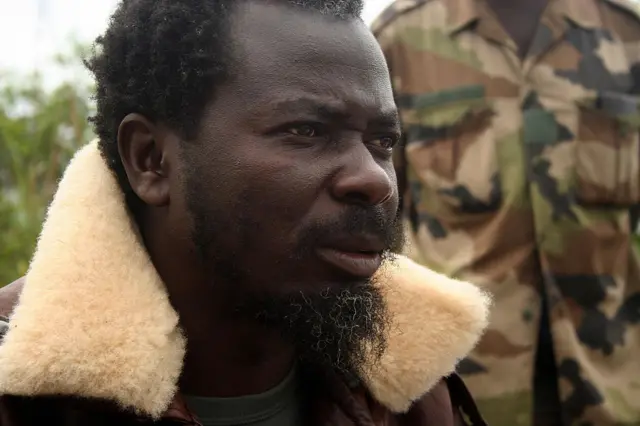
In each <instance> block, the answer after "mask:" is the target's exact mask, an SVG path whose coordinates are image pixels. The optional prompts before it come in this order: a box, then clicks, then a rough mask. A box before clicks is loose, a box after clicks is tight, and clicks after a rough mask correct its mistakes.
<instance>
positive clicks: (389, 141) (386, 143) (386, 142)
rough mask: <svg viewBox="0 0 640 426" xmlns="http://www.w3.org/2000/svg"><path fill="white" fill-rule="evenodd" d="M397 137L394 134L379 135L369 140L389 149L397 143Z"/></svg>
mask: <svg viewBox="0 0 640 426" xmlns="http://www.w3.org/2000/svg"><path fill="white" fill-rule="evenodd" d="M398 140H399V138H398V137H396V136H381V137H379V138H377V139H374V140H372V141H371V143H373V144H374V145H377V146H379V147H380V148H382V149H387V150H391V149H393V147H394V146H396V144H397V143H398Z"/></svg>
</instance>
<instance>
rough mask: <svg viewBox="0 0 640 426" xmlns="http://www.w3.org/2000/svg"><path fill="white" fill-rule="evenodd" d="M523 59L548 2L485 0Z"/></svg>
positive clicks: (546, 0) (533, 0)
mask: <svg viewBox="0 0 640 426" xmlns="http://www.w3.org/2000/svg"><path fill="white" fill-rule="evenodd" d="M486 1H487V3H488V4H489V6H490V7H491V9H492V10H493V12H494V13H495V14H496V16H497V17H498V20H499V21H500V23H501V24H502V26H503V28H504V29H505V31H506V32H507V33H508V34H509V35H510V36H511V38H512V39H513V41H514V42H515V43H516V45H517V46H518V55H519V56H520V57H521V58H524V57H525V56H526V55H527V51H528V49H529V46H530V45H531V42H532V40H533V37H534V36H535V32H536V29H537V28H538V24H539V21H540V17H541V16H542V13H543V12H544V9H545V8H546V7H547V4H548V3H549V0H486Z"/></svg>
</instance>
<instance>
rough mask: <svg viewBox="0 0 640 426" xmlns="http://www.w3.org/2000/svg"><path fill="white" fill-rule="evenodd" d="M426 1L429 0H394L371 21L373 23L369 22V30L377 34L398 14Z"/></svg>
mask: <svg viewBox="0 0 640 426" xmlns="http://www.w3.org/2000/svg"><path fill="white" fill-rule="evenodd" d="M428 1H430V0H395V1H394V2H393V3H391V4H390V5H389V6H387V8H386V9H384V10H383V11H382V13H381V14H380V15H378V17H377V18H376V19H375V20H374V21H373V24H371V31H372V32H373V34H375V35H376V36H377V35H378V33H379V32H380V31H382V30H383V29H384V28H385V27H386V26H387V25H389V24H390V23H391V22H392V21H393V20H394V19H396V18H397V17H398V16H400V15H402V14H403V13H407V12H409V11H410V10H413V9H415V8H416V7H418V6H421V5H423V4H424V3H426V2H428Z"/></svg>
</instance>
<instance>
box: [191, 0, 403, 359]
mask: <svg viewBox="0 0 640 426" xmlns="http://www.w3.org/2000/svg"><path fill="white" fill-rule="evenodd" d="M231 40H232V45H231V46H230V49H231V55H232V57H233V59H234V61H233V64H232V66H231V67H230V79H229V81H228V82H226V83H225V84H223V85H222V86H221V87H220V88H219V90H218V91H217V92H216V93H215V96H214V97H213V101H212V102H211V103H210V105H209V106H208V108H207V109H206V111H205V114H204V117H203V119H202V122H201V126H200V130H199V133H198V136H197V139H196V140H195V141H190V142H184V143H183V146H184V147H183V148H182V154H181V158H182V165H181V167H180V168H181V170H183V173H182V175H183V176H182V177H183V180H182V182H181V187H182V188H183V192H184V197H185V199H186V202H185V204H186V206H187V210H188V211H187V214H188V215H189V217H190V218H191V221H192V224H193V226H192V239H193V243H194V246H195V248H196V250H195V253H197V256H199V257H200V258H201V260H202V262H203V266H204V267H205V268H206V270H207V274H208V276H210V278H211V285H213V286H216V285H218V286H223V285H224V286H226V288H225V289H223V290H224V291H223V294H225V297H228V298H229V306H232V307H233V308H234V311H235V312H236V313H238V314H241V315H249V316H251V317H253V318H255V319H259V320H261V321H263V322H264V323H267V324H271V325H274V326H280V327H283V328H286V329H287V330H286V331H287V332H289V333H290V334H291V337H292V338H294V339H296V340H297V343H298V344H299V345H301V346H304V348H303V352H304V351H305V350H307V349H309V350H310V352H314V353H316V354H317V355H319V354H323V357H324V360H322V362H325V361H326V362H330V363H332V364H334V366H338V367H340V368H351V366H349V365H348V364H357V363H359V362H361V361H362V360H361V359H359V358H362V357H363V355H364V353H363V351H364V347H365V346H368V347H371V346H372V345H373V346H376V345H377V346H379V347H381V346H382V345H383V339H384V337H383V334H384V333H383V329H384V324H385V322H386V316H385V310H384V303H383V301H382V297H381V295H380V294H379V293H378V291H377V290H376V287H375V286H374V285H373V284H372V283H371V280H370V278H371V276H372V275H373V273H374V272H375V270H376V269H377V267H378V266H379V264H380V262H381V261H382V259H383V258H384V257H385V255H386V254H387V253H388V251H389V249H390V248H391V247H392V246H397V243H398V241H399V240H400V237H401V235H400V233H399V229H400V227H399V226H396V225H397V224H396V221H395V219H396V212H397V209H398V193H397V188H396V178H395V173H394V170H393V166H392V162H391V147H392V146H393V145H394V143H395V142H396V141H397V139H398V136H399V135H398V133H399V124H398V119H397V115H396V107H395V103H394V100H393V96H392V91H391V86H390V81H389V76H388V73H387V69H386V64H385V62H384V59H383V56H382V54H381V52H380V50H379V48H378V46H377V44H376V42H375V39H374V38H373V36H372V35H371V33H370V32H369V30H368V29H367V28H366V26H365V25H364V24H363V23H362V22H359V21H349V22H344V21H338V20H335V19H333V18H327V17H323V16H321V15H318V14H312V13H308V12H303V11H300V10H297V9H293V8H289V7H285V6H278V5H274V4H270V5H268V4H261V3H258V2H247V3H242V4H241V5H240V6H238V10H237V11H236V12H234V21H233V24H232V29H231ZM356 352H359V353H356ZM336 364H341V365H336Z"/></svg>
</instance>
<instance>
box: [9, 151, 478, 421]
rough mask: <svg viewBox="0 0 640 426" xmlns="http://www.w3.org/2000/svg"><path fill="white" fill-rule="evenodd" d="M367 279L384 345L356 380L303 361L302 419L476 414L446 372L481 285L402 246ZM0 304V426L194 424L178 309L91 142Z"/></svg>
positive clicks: (467, 346) (461, 350)
mask: <svg viewBox="0 0 640 426" xmlns="http://www.w3.org/2000/svg"><path fill="white" fill-rule="evenodd" d="M376 282H379V283H380V286H381V291H383V293H384V295H385V302H386V305H387V308H388V310H389V312H390V314H391V318H392V327H391V332H390V333H389V335H388V340H387V350H386V351H385V353H384V354H383V356H382V357H381V359H380V361H379V362H378V363H377V364H376V365H375V366H374V367H371V368H370V369H368V370H367V371H366V372H363V374H362V375H361V377H360V378H359V380H358V383H357V384H349V385H347V383H346V382H345V381H344V380H342V379H341V378H339V377H337V376H335V375H334V374H332V373H327V372H318V371H307V370H304V369H303V371H302V374H301V380H302V387H303V389H305V392H304V394H305V397H307V400H308V404H309V405H308V407H307V409H306V410H305V412H306V413H308V415H309V420H308V423H307V424H310V425H314V424H315V425H335V426H373V425H375V426H383V425H384V426H455V425H460V424H465V423H463V422H462V417H461V416H460V412H461V411H464V412H465V414H466V415H467V416H468V419H469V421H471V422H472V424H474V425H482V424H483V422H482V420H481V419H480V416H479V415H478V413H477V411H476V409H475V406H474V404H473V401H472V400H471V397H470V396H469V394H468V393H467V391H466V388H465V387H464V385H463V384H462V382H461V381H460V379H459V378H458V377H457V376H455V375H450V374H451V373H452V371H453V370H454V367H455V364H456V362H457V360H459V359H460V358H461V357H464V356H465V355H466V354H467V353H468V352H469V351H470V350H471V348H472V347H473V346H474V345H475V344H476V342H477V341H478V339H479V336H480V335H481V333H482V331H483V329H484V327H485V326H486V323H487V313H488V300H487V298H486V296H485V295H484V294H483V293H482V292H481V291H480V290H478V289H477V288H476V287H474V286H472V285H470V284H467V283H462V282H458V281H454V280H451V279H449V278H446V277H444V276H441V275H439V274H436V273H435V272H433V271H430V270H428V269H425V268H423V267H421V266H419V265H417V264H415V263H413V262H411V261H410V260H408V259H406V258H403V257H400V258H398V259H396V261H394V262H393V263H388V264H385V265H384V266H383V267H382V268H381V269H380V271H379V272H378V277H377V280H376ZM0 315H2V316H4V317H6V318H7V321H6V322H8V325H5V326H4V327H3V328H4V330H3V332H2V335H3V337H2V343H1V344H0V426H35V425H61V426H71V425H97V426H100V425H125V426H126V425H134V424H136V425H139V424H158V425H176V424H194V425H195V424H198V423H197V420H196V419H195V418H194V417H193V416H192V415H191V414H190V413H189V410H188V409H187V407H186V406H185V405H184V404H183V403H182V401H181V398H180V396H179V390H178V387H177V383H178V379H179V376H180V374H181V371H182V362H183V358H184V354H185V347H186V338H185V336H184V333H183V332H182V330H181V329H180V326H179V321H178V314H177V312H176V311H175V310H174V309H173V307H172V306H171V304H170V302H169V297H168V294H167V292H166V289H165V287H164V285H163V283H162V281H161V280H160V277H159V276H158V274H157V272H156V270H155V268H154V266H153V264H152V263H151V261H150V259H149V256H148V254H147V252H146V250H145V248H144V246H143V244H142V243H141V242H140V238H139V235H138V232H137V229H136V227H135V225H134V222H133V221H132V220H131V218H130V215H129V213H128V211H127V209H126V207H125V203H124V200H123V197H122V194H121V191H120V189H119V188H118V185H117V183H116V182H115V180H114V179H113V177H112V175H111V173H110V172H109V170H108V168H107V166H106V165H105V164H104V161H103V160H102V158H101V157H100V154H99V152H98V150H97V148H96V145H95V143H92V144H89V145H88V146H86V147H85V148H83V149H82V150H81V151H80V152H79V153H78V154H77V155H76V157H75V158H74V160H73V161H72V162H71V164H70V166H69V167H68V169H67V171H66V173H65V176H64V178H63V180H62V181H61V183H60V187H59V189H58V192H57V193H56V196H55V198H54V201H53V203H52V205H51V207H50V209H49V212H48V216H47V220H46V222H45V224H44V226H43V231H42V233H41V235H40V239H39V241H38V247H37V250H36V253H35V255H34V258H33V261H32V263H31V265H30V268H29V273H28V275H27V276H26V279H24V280H20V281H18V282H16V283H14V284H11V285H9V286H7V287H5V288H3V289H2V290H0ZM446 376H449V377H448V378H446V379H443V377H446Z"/></svg>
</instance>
